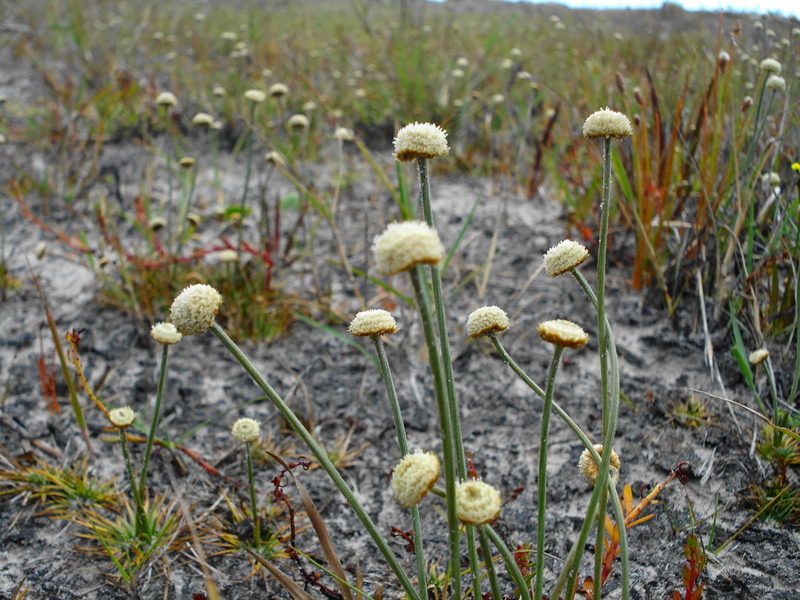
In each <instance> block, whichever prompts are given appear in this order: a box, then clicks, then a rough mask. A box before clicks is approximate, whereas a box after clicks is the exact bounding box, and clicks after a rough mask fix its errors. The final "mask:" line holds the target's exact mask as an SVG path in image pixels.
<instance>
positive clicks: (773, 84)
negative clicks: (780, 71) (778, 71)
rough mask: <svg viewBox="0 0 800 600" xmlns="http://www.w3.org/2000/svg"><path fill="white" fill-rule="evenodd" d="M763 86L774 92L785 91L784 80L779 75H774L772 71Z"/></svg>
mask: <svg viewBox="0 0 800 600" xmlns="http://www.w3.org/2000/svg"><path fill="white" fill-rule="evenodd" d="M764 86H765V87H766V88H767V89H769V90H775V91H776V92H785V91H786V80H785V79H784V78H783V77H781V76H780V75H775V74H774V73H773V74H772V75H770V76H769V77H767V82H766V83H765V84H764Z"/></svg>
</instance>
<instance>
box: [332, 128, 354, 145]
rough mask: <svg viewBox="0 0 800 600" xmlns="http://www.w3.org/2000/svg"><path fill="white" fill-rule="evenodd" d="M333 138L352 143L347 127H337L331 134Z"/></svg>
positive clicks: (350, 133)
mask: <svg viewBox="0 0 800 600" xmlns="http://www.w3.org/2000/svg"><path fill="white" fill-rule="evenodd" d="M333 137H335V138H336V139H337V140H341V141H343V142H352V141H353V132H352V131H351V130H349V129H348V128H347V127H337V128H336V131H334V132H333Z"/></svg>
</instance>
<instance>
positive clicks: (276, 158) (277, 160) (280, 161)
mask: <svg viewBox="0 0 800 600" xmlns="http://www.w3.org/2000/svg"><path fill="white" fill-rule="evenodd" d="M264 160H265V161H267V162H268V163H270V164H272V165H285V164H286V159H285V158H283V155H282V154H281V153H280V152H276V151H275V150H271V151H270V152H267V153H266V154H265V155H264Z"/></svg>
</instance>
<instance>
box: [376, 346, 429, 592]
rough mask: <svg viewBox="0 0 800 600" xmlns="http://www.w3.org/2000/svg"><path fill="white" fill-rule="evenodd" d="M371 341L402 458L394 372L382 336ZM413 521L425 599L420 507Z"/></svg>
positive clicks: (413, 511)
mask: <svg viewBox="0 0 800 600" xmlns="http://www.w3.org/2000/svg"><path fill="white" fill-rule="evenodd" d="M370 339H371V340H372V344H373V345H374V346H375V353H376V354H377V355H378V366H379V368H380V372H381V377H382V378H383V382H384V384H385V385H386V395H387V396H388V397H389V406H390V407H391V410H392V418H393V419H394V428H395V432H396V433H397V445H398V446H399V447H400V456H405V455H406V454H408V438H407V437H406V428H405V426H404V425H403V415H402V413H401V412H400V402H399V401H398V399H397V390H396V389H395V387H394V381H393V379H392V371H391V368H390V367H389V361H388V359H387V358H386V349H385V347H384V345H383V340H382V339H381V336H379V335H372V336H370ZM411 521H412V524H413V528H414V558H415V559H416V565H417V585H418V587H419V592H420V597H422V598H424V597H425V596H426V595H427V589H428V583H427V574H426V573H425V552H424V549H423V546H422V523H421V520H420V516H419V506H417V505H414V506H412V507H411Z"/></svg>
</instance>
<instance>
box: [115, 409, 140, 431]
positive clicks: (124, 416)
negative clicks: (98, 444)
mask: <svg viewBox="0 0 800 600" xmlns="http://www.w3.org/2000/svg"><path fill="white" fill-rule="evenodd" d="M108 420H109V421H111V424H112V425H113V426H114V427H116V428H118V429H127V428H128V427H130V426H131V425H133V422H134V421H135V420H136V413H135V412H133V410H131V408H129V407H127V406H124V407H122V408H115V409H114V410H112V411H111V412H110V413H108Z"/></svg>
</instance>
